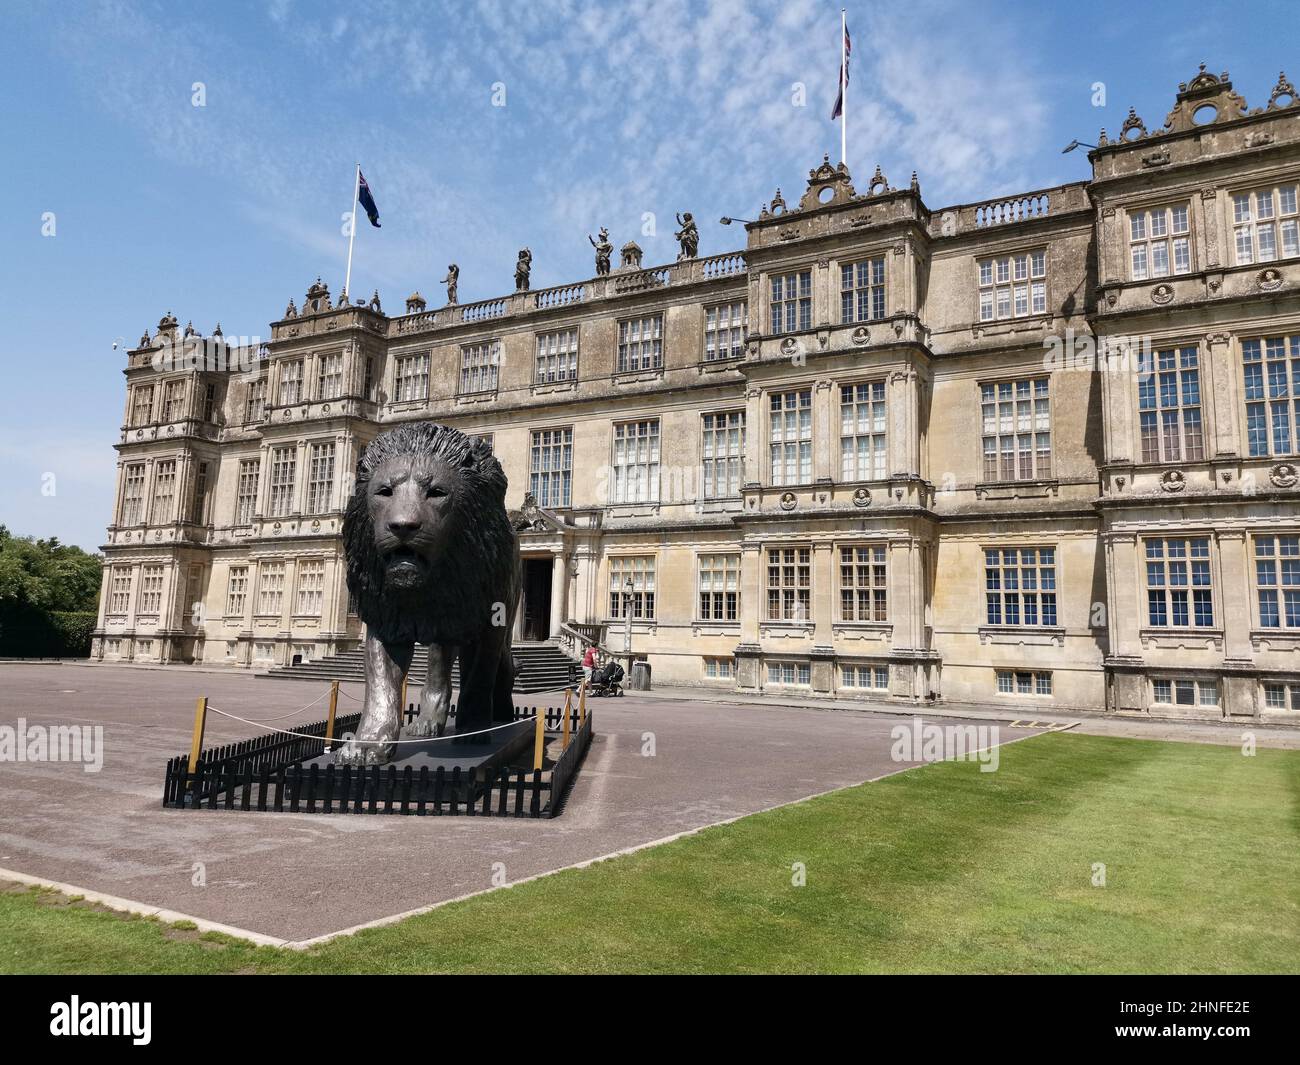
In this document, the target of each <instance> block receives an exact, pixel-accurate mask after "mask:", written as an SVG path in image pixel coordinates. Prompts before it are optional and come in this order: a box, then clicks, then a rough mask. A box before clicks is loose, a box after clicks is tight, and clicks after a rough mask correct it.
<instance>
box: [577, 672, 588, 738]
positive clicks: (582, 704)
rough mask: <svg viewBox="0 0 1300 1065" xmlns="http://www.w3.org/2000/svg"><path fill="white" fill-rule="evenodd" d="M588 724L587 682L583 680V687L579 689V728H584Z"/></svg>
mask: <svg viewBox="0 0 1300 1065" xmlns="http://www.w3.org/2000/svg"><path fill="white" fill-rule="evenodd" d="M586 723H587V682H586V680H583V682H582V687H581V688H579V689H578V728H582V726H583V725H585V724H586Z"/></svg>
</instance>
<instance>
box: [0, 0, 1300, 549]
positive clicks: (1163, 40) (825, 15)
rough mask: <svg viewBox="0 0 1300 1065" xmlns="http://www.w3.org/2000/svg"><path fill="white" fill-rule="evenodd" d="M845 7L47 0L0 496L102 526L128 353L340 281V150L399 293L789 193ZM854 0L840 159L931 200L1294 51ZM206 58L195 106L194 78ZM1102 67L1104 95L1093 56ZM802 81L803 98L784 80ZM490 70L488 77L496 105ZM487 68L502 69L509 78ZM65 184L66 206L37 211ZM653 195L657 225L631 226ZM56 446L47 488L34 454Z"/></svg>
mask: <svg viewBox="0 0 1300 1065" xmlns="http://www.w3.org/2000/svg"><path fill="white" fill-rule="evenodd" d="M840 6H841V3H840V2H834V3H824V2H818V0H782V2H775V0H718V2H716V3H706V2H704V0H645V2H626V3H596V2H591V0H543V2H535V3H522V2H515V0H477V2H476V0H446V2H440V0H432V2H429V3H416V2H414V0H368V2H366V3H346V4H343V3H332V2H330V0H313V2H311V3H307V2H304V0H262V2H253V0H246V2H238V0H235V2H223V3H220V4H203V5H199V4H194V5H189V4H182V3H173V2H166V3H163V2H147V0H111V2H108V0H106V2H100V3H71V2H69V3H59V4H40V3H35V4H32V5H30V6H28V5H24V6H22V7H19V6H17V5H12V6H11V7H10V9H9V11H8V12H7V14H6V30H5V33H4V35H3V37H2V38H0V83H3V87H4V97H3V98H4V100H5V101H6V106H5V107H4V108H3V109H0V142H2V143H4V144H5V145H6V149H7V150H6V153H5V155H6V158H7V159H8V160H9V162H8V164H7V165H6V166H5V167H4V168H3V171H2V172H0V192H2V193H3V203H4V210H3V212H2V213H0V247H3V250H4V254H3V255H2V256H0V312H2V313H0V358H3V387H2V388H0V522H3V523H6V524H8V525H9V526H10V528H11V529H13V530H14V531H15V532H19V533H34V534H37V535H42V536H49V535H57V536H59V537H60V538H61V539H63V540H65V541H68V542H73V543H78V544H81V545H82V546H84V547H86V548H94V547H97V546H98V545H99V544H100V543H101V542H102V538H103V535H104V526H105V525H106V524H107V522H108V519H109V512H110V509H111V506H112V496H113V474H114V461H115V453H114V451H113V449H112V443H113V441H114V440H115V439H116V435H117V430H118V427H119V426H120V424H121V418H122V410H123V404H124V393H123V379H122V376H121V372H120V370H121V366H122V362H123V354H122V351H121V349H119V350H117V351H114V350H113V348H112V345H113V342H114V340H115V339H117V338H119V337H125V338H126V341H127V342H128V345H129V344H134V343H135V341H136V340H137V338H138V337H139V336H140V334H141V332H142V331H143V330H144V329H145V328H146V327H149V328H151V329H152V328H153V327H155V326H156V324H157V321H158V319H159V317H160V316H161V315H162V314H163V313H164V312H165V311H167V310H172V311H174V312H175V314H176V315H177V316H178V317H179V319H180V321H181V322H182V324H183V323H185V322H186V321H188V320H190V319H192V320H193V321H194V323H195V325H196V326H197V327H198V328H199V330H200V331H201V332H203V333H208V332H210V331H211V329H212V327H213V325H214V324H215V323H216V322H217V321H220V322H221V325H222V327H223V329H224V331H225V332H226V333H227V335H231V334H246V335H265V334H266V332H267V331H268V330H267V323H268V322H269V321H270V320H271V319H272V318H273V317H278V316H279V314H280V313H281V312H282V311H283V309H284V306H285V304H286V302H287V301H288V299H289V298H290V297H293V298H294V299H295V300H297V301H298V302H299V303H301V301H302V295H303V293H304V292H305V291H306V289H307V286H308V285H309V284H310V283H311V282H312V281H313V280H314V279H315V277H316V275H317V274H320V275H322V276H323V277H324V279H325V280H326V281H327V282H329V284H330V286H331V289H332V290H333V291H334V292H335V293H337V292H338V290H339V288H340V287H341V285H342V278H343V269H344V261H345V259H346V254H347V242H346V239H345V238H344V237H343V236H341V235H340V225H341V223H340V217H339V216H340V214H341V213H342V212H343V211H346V210H348V208H349V206H350V202H351V196H352V181H353V177H352V173H353V171H352V165H353V161H354V160H357V159H359V160H360V161H361V163H362V167H363V169H364V170H365V173H366V177H367V179H368V181H369V182H370V185H371V188H372V189H373V190H374V194H375V198H376V199H377V201H378V204H379V208H380V211H381V215H382V221H383V229H382V230H373V229H371V228H370V227H369V226H366V225H364V224H363V225H362V226H361V227H360V228H359V231H358V237H357V250H356V258H355V263H354V277H353V285H352V288H353V293H354V295H366V296H368V295H369V293H370V292H371V290H372V289H375V288H378V289H379V291H380V294H381V297H382V298H383V301H384V305H385V308H386V309H387V310H388V311H389V312H390V313H392V312H394V311H397V310H400V309H401V306H402V301H403V299H404V298H405V297H406V295H407V294H408V293H410V292H411V291H412V290H414V289H419V290H420V291H421V292H423V293H424V295H425V296H426V297H428V298H429V300H430V303H435V302H436V303H441V300H442V288H441V286H440V285H439V284H438V282H439V280H440V279H441V278H442V277H443V275H444V274H445V273H446V267H447V264H448V263H449V262H452V261H455V262H457V263H459V264H460V267H461V285H460V296H461V300H462V302H469V301H472V300H475V299H483V298H487V297H490V296H495V295H500V294H503V293H505V292H508V291H510V290H511V289H512V287H513V282H512V276H513V264H514V259H515V255H516V252H517V250H518V249H519V248H520V247H522V246H524V245H527V246H529V247H530V248H531V249H532V252H533V285H534V287H543V286H546V285H550V284H558V283H561V282H566V281H571V280H576V279H579V278H585V277H588V276H590V274H591V273H592V256H591V249H590V247H589V245H588V244H587V239H586V235H587V234H588V233H595V232H596V230H597V228H598V227H599V226H600V225H606V226H608V227H609V229H610V233H611V237H612V239H613V241H614V244H615V246H616V247H617V246H618V245H621V244H622V243H623V242H624V241H626V240H628V239H630V238H635V239H636V240H637V241H638V242H639V243H640V244H641V245H642V246H643V247H644V248H645V251H646V261H647V263H659V262H666V261H669V260H671V259H672V258H673V257H674V255H675V245H674V243H673V240H672V233H673V229H674V228H675V226H674V225H673V214H674V212H676V211H686V210H689V211H692V212H693V213H694V214H695V216H696V218H697V220H698V221H699V222H700V232H701V254H711V253H715V252H720V251H726V250H731V249H734V248H737V247H739V246H740V244H741V242H742V240H743V235H744V234H743V231H742V230H740V229H739V228H738V227H733V228H731V229H726V228H723V227H721V226H719V225H718V224H717V219H718V218H719V217H720V216H721V215H723V214H732V215H737V216H741V217H749V218H752V217H754V216H755V214H756V212H757V211H758V209H759V206H760V204H761V203H763V202H764V201H767V200H769V199H770V198H771V196H772V193H773V191H774V190H775V189H776V187H777V186H780V187H781V188H782V189H783V191H784V192H785V194H786V196H787V198H793V197H794V196H797V195H798V194H799V192H800V191H801V190H802V187H803V182H804V179H805V178H806V176H807V171H808V169H809V168H810V167H812V166H814V165H816V164H817V163H818V162H820V160H821V155H822V153H823V152H830V153H831V155H832V160H834V159H835V158H836V155H837V153H838V145H839V132H838V126H837V125H836V124H835V123H832V122H831V121H830V120H829V114H830V109H831V104H832V101H833V98H834V94H835V81H836V77H837V71H838V61H839V55H838V35H839V28H838V27H839V9H840ZM1232 12H1233V17H1232V18H1231V20H1225V19H1222V18H1215V19H1214V20H1212V21H1211V20H1209V19H1206V20H1203V21H1194V20H1193V19H1192V18H1189V8H1188V7H1187V5H1186V4H1183V3H1170V2H1163V3H1150V4H1133V3H1090V4H1055V3H1053V4H1042V3H1036V2H1034V3H1031V2H1011V3H1007V2H1002V3H996V4H983V3H952V4H947V3H936V2H927V0H913V2H910V3H908V4H905V5H899V4H888V5H886V4H884V3H879V2H874V3H858V2H850V3H849V4H848V20H849V28H850V30H851V32H852V34H853V39H854V58H853V64H852V81H851V85H850V91H849V154H848V163H849V167H850V169H851V170H852V172H853V174H854V176H855V178H856V179H857V181H858V183H859V188H863V187H865V185H866V179H867V178H868V176H869V175H870V174H871V172H872V170H873V169H874V167H875V166H876V164H877V163H879V164H880V165H881V166H882V167H883V168H884V172H885V174H886V176H887V177H888V178H889V179H890V181H891V183H893V184H895V185H901V184H904V183H905V182H906V181H907V180H908V179H909V177H910V174H911V172H912V170H916V171H918V173H919V176H920V181H921V189H922V194H923V195H924V197H925V199H926V201H927V203H928V204H929V205H930V206H931V207H932V208H934V207H939V206H942V205H944V204H949V203H962V202H972V201H977V200H981V199H985V198H989V197H993V196H997V195H1000V194H1002V193H1006V192H1012V191H1025V190H1030V189H1035V188H1041V187H1044V186H1049V185H1053V184H1058V183H1061V182H1065V181H1073V180H1079V179H1083V178H1086V177H1087V176H1088V164H1087V159H1086V155H1085V153H1083V152H1075V153H1072V154H1070V155H1062V154H1061V152H1060V149H1061V147H1062V146H1064V145H1065V144H1066V143H1068V142H1069V141H1070V140H1071V139H1072V138H1075V137H1078V138H1080V139H1081V140H1085V141H1095V140H1096V134H1097V131H1098V129H1099V128H1100V127H1101V126H1106V127H1107V129H1109V130H1110V131H1111V132H1112V134H1113V133H1115V132H1116V131H1117V130H1118V129H1119V126H1120V124H1121V123H1122V122H1123V119H1124V116H1125V114H1126V113H1127V110H1128V107H1129V105H1130V104H1132V105H1135V106H1136V107H1137V109H1138V113H1139V114H1140V115H1142V117H1143V118H1144V119H1145V120H1146V124H1147V126H1148V128H1155V127H1158V126H1159V125H1161V123H1162V122H1163V119H1164V116H1165V114H1166V113H1167V112H1168V110H1169V108H1170V106H1171V105H1172V103H1173V97H1174V93H1175V91H1176V90H1177V86H1178V83H1179V82H1180V81H1186V80H1188V79H1189V78H1190V77H1191V76H1192V75H1193V74H1195V72H1196V70H1197V66H1198V64H1199V63H1200V62H1205V63H1206V64H1207V65H1208V67H1209V69H1210V70H1212V71H1214V72H1216V73H1218V72H1221V71H1223V70H1225V69H1226V70H1229V71H1230V72H1231V74H1232V76H1233V80H1234V84H1235V87H1236V89H1237V90H1238V91H1239V92H1241V93H1242V94H1243V95H1244V96H1245V97H1246V100H1247V103H1248V105H1249V106H1251V107H1255V106H1258V105H1261V104H1263V103H1265V102H1266V101H1267V97H1268V93H1269V91H1270V90H1271V88H1272V86H1273V84H1274V83H1275V82H1276V80H1277V74H1278V71H1279V70H1280V69H1286V70H1287V71H1288V72H1289V73H1290V74H1292V75H1293V80H1294V76H1300V62H1297V59H1298V58H1300V49H1297V48H1296V47H1295V45H1296V41H1297V35H1296V33H1295V29H1294V27H1295V21H1294V19H1295V12H1294V5H1293V4H1289V3H1280V2H1279V3H1247V2H1239V3H1236V4H1234V5H1232ZM195 82H202V83H203V85H204V87H205V91H206V103H205V106H203V107H195V106H193V102H192V101H193V94H194V90H193V85H194V83H195ZM1095 82H1103V83H1104V84H1105V88H1106V92H1105V106H1102V107H1097V106H1094V104H1093V95H1094V90H1093V85H1094V83H1095ZM796 83H802V84H803V85H804V86H805V87H806V106H802V107H799V106H795V105H794V97H795V95H796V94H795V91H794V89H793V86H794V85H795V84H796ZM497 85H504V88H505V106H503V107H501V106H493V93H494V86H497ZM497 92H498V98H499V89H498V90H497ZM47 212H53V215H54V219H55V226H56V229H55V235H53V236H44V235H42V219H43V217H44V216H45V214H46V213H47ZM646 212H653V213H654V214H655V216H656V218H657V223H658V224H657V234H656V235H654V236H646V235H643V233H642V218H643V215H644V214H645V213H646ZM46 473H53V474H55V476H56V481H55V488H56V490H55V494H53V495H46V494H43V493H42V483H43V482H42V477H43V475H44V474H46Z"/></svg>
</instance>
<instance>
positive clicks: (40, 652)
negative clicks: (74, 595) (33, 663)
mask: <svg viewBox="0 0 1300 1065" xmlns="http://www.w3.org/2000/svg"><path fill="white" fill-rule="evenodd" d="M96 620H97V617H96V615H95V614H93V613H87V612H83V611H72V610H56V611H48V612H47V611H42V610H37V609H35V608H33V607H29V606H17V605H14V604H12V603H5V604H0V657H4V658H87V657H89V655H90V634H91V632H92V631H93V630H94V628H95V622H96Z"/></svg>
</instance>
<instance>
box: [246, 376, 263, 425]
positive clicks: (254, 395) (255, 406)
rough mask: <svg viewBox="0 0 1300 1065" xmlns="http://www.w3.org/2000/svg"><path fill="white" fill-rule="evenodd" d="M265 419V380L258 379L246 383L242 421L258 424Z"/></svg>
mask: <svg viewBox="0 0 1300 1065" xmlns="http://www.w3.org/2000/svg"><path fill="white" fill-rule="evenodd" d="M265 417H266V378H265V377H259V378H258V379H257V380H256V381H250V382H249V383H248V392H247V393H245V395H244V421H245V422H260V421H261V420H262V419H263V418H265Z"/></svg>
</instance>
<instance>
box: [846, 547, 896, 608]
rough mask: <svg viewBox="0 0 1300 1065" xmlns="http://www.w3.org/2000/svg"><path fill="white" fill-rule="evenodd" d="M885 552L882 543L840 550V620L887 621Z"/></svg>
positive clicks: (887, 588) (887, 574)
mask: <svg viewBox="0 0 1300 1065" xmlns="http://www.w3.org/2000/svg"><path fill="white" fill-rule="evenodd" d="M887 550H888V549H887V548H886V547H885V545H884V544H850V545H845V546H843V547H841V548H840V620H841V621H886V620H888V618H889V571H888V567H887V565H886V552H887Z"/></svg>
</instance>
